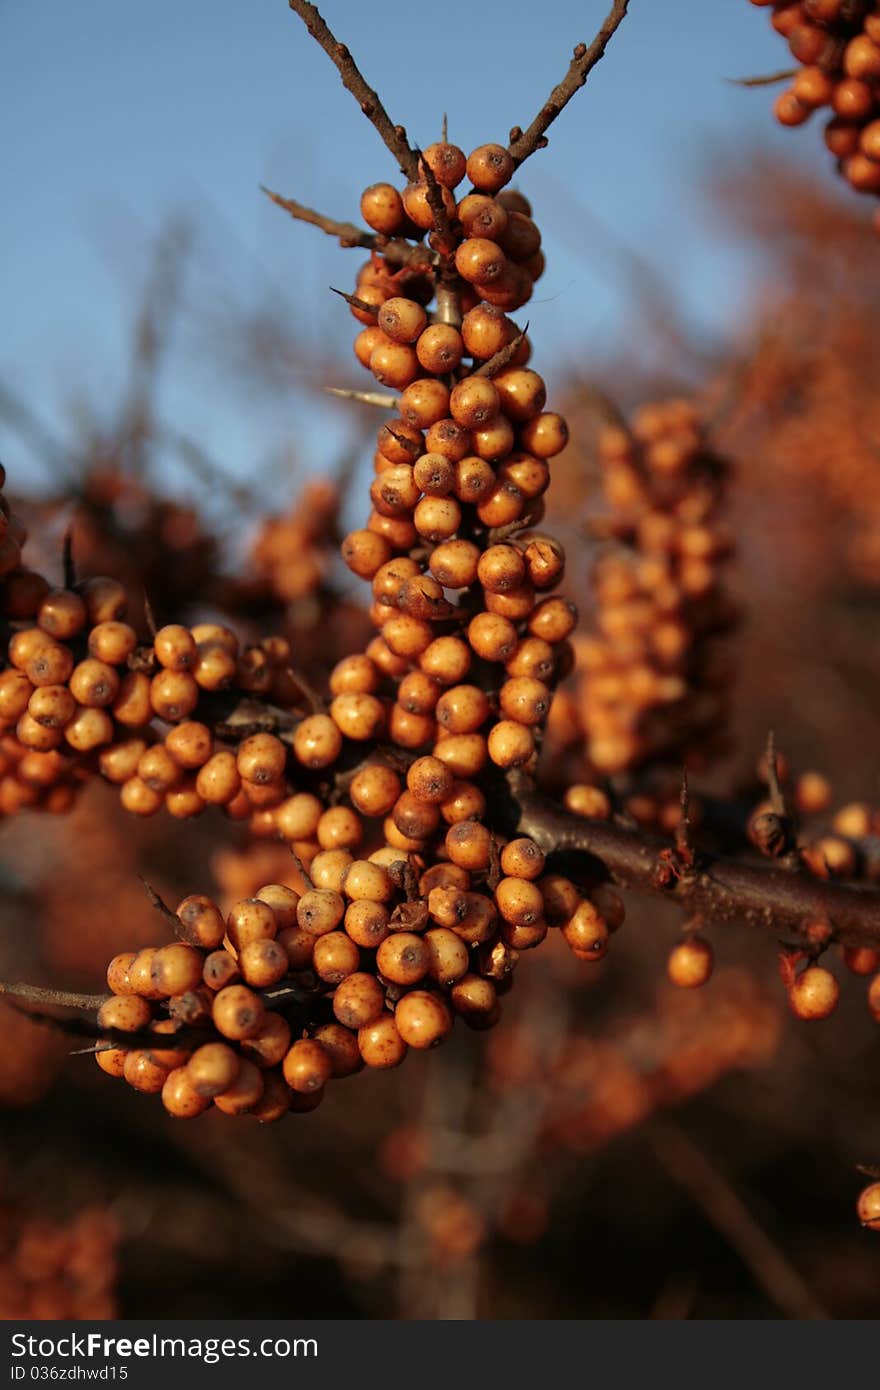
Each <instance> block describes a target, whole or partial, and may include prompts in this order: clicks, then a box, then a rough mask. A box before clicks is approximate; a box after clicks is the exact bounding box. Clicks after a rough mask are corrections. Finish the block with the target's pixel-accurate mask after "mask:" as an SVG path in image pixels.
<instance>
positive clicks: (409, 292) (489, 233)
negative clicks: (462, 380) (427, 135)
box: [352, 141, 544, 390]
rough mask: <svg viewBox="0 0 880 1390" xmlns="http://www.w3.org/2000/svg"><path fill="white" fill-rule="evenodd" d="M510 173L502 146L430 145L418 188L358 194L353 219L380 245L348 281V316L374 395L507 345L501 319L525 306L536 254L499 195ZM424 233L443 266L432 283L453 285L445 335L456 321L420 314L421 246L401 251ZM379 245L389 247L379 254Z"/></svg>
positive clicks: (426, 290) (524, 216)
mask: <svg viewBox="0 0 880 1390" xmlns="http://www.w3.org/2000/svg"><path fill="white" fill-rule="evenodd" d="M515 167H516V166H515V164H514V161H513V159H512V158H511V156H510V154H509V153H508V152H507V150H506V149H505V148H504V147H503V146H502V145H491V144H489V145H480V146H479V147H478V148H477V149H475V150H473V151H472V153H471V154H470V155H469V156H465V153H464V151H463V150H461V149H459V147H458V146H457V145H453V144H450V143H449V142H448V141H440V142H438V143H437V144H433V145H429V146H428V148H427V149H426V150H425V151H424V154H423V155H422V158H421V162H420V174H421V177H420V179H419V181H418V182H415V183H411V184H408V185H407V186H406V188H404V189H403V191H402V192H400V191H398V189H396V188H395V187H394V186H393V184H390V183H376V184H372V185H371V186H370V187H369V188H368V189H366V190H365V192H364V194H363V196H362V198H361V213H362V215H363V218H364V221H365V222H366V223H367V225H368V226H369V227H371V228H372V229H373V231H374V232H376V233H377V236H378V238H379V239H380V246H379V249H378V251H377V254H375V255H374V256H373V257H372V258H371V260H370V261H368V262H367V264H366V265H365V266H363V267H362V269H361V271H360V273H359V275H358V281H357V291H356V302H355V303H354V304H353V305H352V312H353V313H354V315H355V317H356V318H357V319H359V321H360V322H362V323H364V324H365V325H366V327H367V332H366V333H362V334H360V336H359V338H358V340H357V343H356V344H355V353H356V355H357V357H358V360H359V361H360V362H362V363H363V365H364V366H366V367H369V369H370V370H371V371H372V373H373V375H374V376H375V377H376V380H377V381H379V382H380V383H381V384H382V385H383V386H390V387H394V388H396V389H397V390H404V389H405V388H406V387H408V386H410V385H411V384H412V383H413V382H415V381H416V380H417V379H418V378H420V377H423V376H425V375H426V374H427V375H428V376H429V377H431V376H435V375H436V376H442V375H445V374H448V373H453V372H455V371H456V370H457V368H458V366H459V364H460V362H461V360H462V358H463V357H464V356H466V355H468V356H476V357H483V358H489V357H492V356H493V355H494V353H495V352H497V351H498V347H492V348H491V349H490V350H489V351H485V348H486V347H487V341H486V340H487V338H489V339H491V340H492V341H493V342H498V344H499V346H501V345H503V343H505V342H509V341H510V338H511V336H516V335H515V333H514V334H510V329H509V328H508V329H507V333H508V336H507V338H506V339H501V335H502V333H503V332H504V318H503V315H504V313H507V312H511V311H513V310H515V309H519V308H521V307H522V306H523V305H524V304H526V303H527V302H528V300H529V299H530V298H531V295H532V290H533V287H534V283H535V281H536V280H537V279H538V278H539V276H540V275H541V274H542V273H543V270H544V255H543V252H542V251H541V233H540V231H539V230H538V228H537V226H536V225H535V223H534V222H533V221H532V218H531V207H530V206H529V203H528V200H527V199H526V198H524V197H523V195H522V194H521V193H518V192H515V191H513V190H509V191H507V192H505V191H503V190H504V189H505V186H506V185H507V184H508V183H509V182H510V180H511V178H512V176H513V173H514V169H515ZM464 178H467V179H468V182H469V184H470V189H469V191H468V192H467V193H466V194H465V195H464V196H463V197H461V198H459V199H458V200H456V197H455V194H454V192H453V190H454V189H456V188H457V187H458V185H459V184H460V183H461V182H462V180H463V179H464ZM426 233H427V234H428V235H427V243H428V247H430V248H431V250H433V251H434V252H436V253H437V255H439V256H440V257H442V258H443V259H444V260H445V261H446V262H447V267H446V271H445V272H444V273H443V274H442V276H441V277H440V278H441V279H444V280H446V281H447V282H448V279H449V277H450V276H451V275H452V274H454V276H455V278H456V282H457V283H456V290H455V297H456V301H457V305H458V313H457V314H456V316H455V317H456V319H457V320H459V321H461V319H462V316H464V320H463V322H461V332H458V331H454V332H453V333H450V332H449V331H448V330H449V329H450V328H453V330H457V329H458V327H459V323H458V322H456V323H452V322H450V321H447V322H443V321H441V322H438V323H435V324H433V325H431V324H429V323H428V317H427V314H426V313H425V306H426V305H428V304H429V303H430V301H431V299H432V297H433V294H434V290H435V288H436V282H437V279H438V275H437V273H436V261H435V258H432V256H431V255H430V252H429V251H427V250H426V248H425V247H424V246H417V247H415V248H410V247H408V246H407V245H406V240H407V239H411V240H413V241H415V242H421V240H422V238H423V237H424V236H425V234H426ZM388 240H391V242H392V244H391V246H390V247H386V246H385V245H384V243H385V242H386V241H388ZM401 299H402V300H403V301H404V302H403V303H401V302H400V301H401ZM481 304H482V305H483V306H488V307H490V308H496V309H498V310H499V311H500V312H499V314H498V315H494V316H493V315H491V314H489V315H487V314H486V313H485V311H484V312H483V313H481V314H478V315H476V316H475V317H473V318H472V319H471V320H470V322H468V320H467V315H468V314H469V313H473V311H474V310H475V309H476V308H477V307H478V306H480V305H481ZM465 325H467V327H465ZM525 352H526V353H527V349H526V350H525Z"/></svg>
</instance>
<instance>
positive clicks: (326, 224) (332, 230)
mask: <svg viewBox="0 0 880 1390" xmlns="http://www.w3.org/2000/svg"><path fill="white" fill-rule="evenodd" d="M260 192H261V193H265V195H266V197H267V198H268V199H269V200H270V201H271V202H273V203H275V204H276V205H277V206H278V207H279V208H283V209H284V211H285V212H289V213H290V215H291V217H295V218H296V220H297V222H308V224H309V226H310V227H319V228H320V229H321V231H322V232H326V233H327V235H328V236H332V237H338V238H339V244H340V246H363V247H365V248H366V250H368V251H371V250H372V249H373V247H374V246H375V245H376V234H375V232H367V231H365V230H364V228H363V227H356V226H355V224H354V223H353V222H337V220H336V218H335V217H325V216H324V214H323V213H322V212H315V209H314V208H307V207H306V206H305V204H304V203H298V202H297V201H296V199H295V198H284V197H282V196H281V194H280V193H275V192H274V190H273V189H271V188H267V187H266V185H265V184H264V183H261V184H260Z"/></svg>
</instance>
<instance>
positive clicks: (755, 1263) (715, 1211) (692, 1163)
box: [650, 1123, 828, 1322]
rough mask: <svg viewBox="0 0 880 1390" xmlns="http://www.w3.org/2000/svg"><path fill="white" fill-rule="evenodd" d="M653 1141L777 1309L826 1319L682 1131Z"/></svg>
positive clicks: (656, 1134) (657, 1127)
mask: <svg viewBox="0 0 880 1390" xmlns="http://www.w3.org/2000/svg"><path fill="white" fill-rule="evenodd" d="M650 1139H651V1145H652V1147H653V1149H654V1152H655V1154H656V1155H657V1157H658V1159H659V1160H660V1162H661V1163H662V1165H663V1167H664V1168H665V1169H666V1171H667V1173H668V1174H669V1176H670V1177H671V1178H672V1179H673V1181H674V1182H676V1183H678V1185H679V1186H680V1187H681V1188H682V1189H683V1190H684V1191H685V1192H686V1193H687V1194H688V1196H689V1197H690V1198H691V1199H692V1201H694V1202H695V1203H696V1205H697V1206H698V1207H700V1209H701V1210H702V1211H703V1212H704V1214H705V1216H706V1218H707V1219H708V1220H709V1221H710V1222H711V1223H712V1225H713V1226H714V1227H715V1229H716V1230H717V1231H719V1232H720V1233H721V1235H723V1236H724V1238H725V1240H726V1241H727V1242H728V1243H729V1244H730V1246H731V1248H732V1249H733V1250H735V1251H736V1253H737V1255H739V1257H740V1259H741V1260H742V1262H743V1264H744V1265H745V1266H746V1268H747V1269H748V1270H749V1271H750V1272H751V1274H752V1276H753V1277H754V1279H755V1281H756V1283H757V1284H758V1286H759V1287H760V1288H762V1289H763V1290H764V1292H765V1293H766V1295H767V1297H768V1298H770V1299H771V1300H772V1302H773V1303H775V1305H776V1306H777V1308H779V1310H780V1311H781V1312H782V1313H784V1315H785V1316H786V1317H788V1318H796V1319H797V1320H799V1321H801V1322H804V1321H807V1322H815V1321H819V1320H824V1319H825V1318H827V1317H828V1314H827V1313H826V1311H825V1309H824V1308H823V1307H822V1305H821V1304H820V1303H819V1302H818V1301H817V1300H816V1298H815V1297H814V1296H813V1293H812V1290H811V1289H810V1287H809V1285H808V1284H807V1283H806V1281H805V1280H804V1279H803V1278H802V1277H801V1276H800V1274H798V1272H797V1270H796V1269H794V1268H793V1266H792V1265H791V1264H790V1263H789V1261H788V1259H787V1258H786V1257H785V1255H784V1253H783V1251H782V1250H781V1249H780V1248H779V1247H778V1246H777V1245H776V1244H775V1243H774V1242H773V1241H772V1240H771V1239H770V1237H769V1236H768V1235H767V1232H766V1231H765V1230H764V1229H763V1228H762V1227H761V1226H760V1225H759V1224H758V1222H757V1220H756V1219H755V1217H754V1216H753V1215H752V1213H751V1212H750V1211H749V1209H748V1207H747V1206H746V1204H745V1202H744V1201H743V1200H742V1198H741V1197H740V1196H739V1195H738V1194H737V1193H736V1192H735V1191H734V1189H733V1187H732V1186H731V1184H730V1183H729V1182H728V1180H727V1178H726V1177H725V1176H724V1174H723V1173H721V1172H720V1170H719V1169H718V1168H716V1167H715V1165H714V1163H712V1161H711V1160H710V1159H709V1158H708V1157H707V1155H706V1154H705V1153H703V1151H702V1150H701V1149H700V1148H698V1146H697V1145H696V1144H694V1143H693V1141H692V1140H691V1139H689V1138H688V1136H687V1135H686V1134H685V1132H684V1130H682V1129H679V1128H678V1126H676V1125H673V1124H659V1123H656V1124H654V1125H653V1126H652V1128H651V1131H650Z"/></svg>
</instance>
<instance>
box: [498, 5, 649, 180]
mask: <svg viewBox="0 0 880 1390" xmlns="http://www.w3.org/2000/svg"><path fill="white" fill-rule="evenodd" d="M628 6H629V0H614V4H613V5H612V7H611V10H610V11H609V13H608V15H607V16H606V18H605V20H604V23H603V24H602V27H601V29H600V30H599V32H598V34H597V35H596V37H595V38H594V39H593V42H592V43H591V44H589V45H587V44H583V43H579V44H578V45H577V47H576V48H575V50H574V57H573V58H572V60H571V63H570V64H569V68H568V72H567V73H566V74H565V77H564V78H563V79H562V81H561V82H560V83H559V85H558V86H556V87H554V88H553V91H552V92H551V93H550V95H549V97H548V98H547V100H546V101H545V102H544V105H543V106H542V107H541V109H540V111H539V112H538V114H537V116H536V117H535V119H534V120H533V121H532V123H531V125H530V126H529V128H528V130H526V131H525V132H523V131H522V130H520V129H519V128H518V127H517V128H516V129H515V130H512V131H511V132H510V144H509V145H508V147H507V151H508V154H509V155H510V156H511V158H512V159H513V161H514V163H515V164H517V165H519V164H522V162H523V160H524V159H528V157H529V155H530V154H534V153H535V150H542V149H544V147H545V146H546V144H547V136H546V134H545V132H546V131H547V130H548V129H549V127H550V126H551V125H552V124H553V122H554V121H555V120H556V117H557V116H558V115H559V113H560V111H562V109H563V108H564V107H565V106H567V105H568V103H569V102H570V101H571V99H572V97H573V96H574V94H575V92H577V91H578V90H579V89H580V88H581V87H583V86H584V84H585V82H586V80H587V78H588V77H589V75H590V73H591V72H592V70H593V68H594V67H595V66H596V64H597V63H598V62H599V60H600V59H601V58H602V57H604V54H605V49H606V48H607V47H608V44H609V42H610V41H611V38H612V36H613V35H614V33H615V31H616V30H617V28H618V27H619V25H620V24H621V23H622V21H623V18H624V16H625V15H626V11H627V8H628Z"/></svg>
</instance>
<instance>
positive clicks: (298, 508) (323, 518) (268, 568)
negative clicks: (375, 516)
mask: <svg viewBox="0 0 880 1390" xmlns="http://www.w3.org/2000/svg"><path fill="white" fill-rule="evenodd" d="M339 501H340V499H339V494H338V491H337V489H336V487H335V485H334V484H333V483H331V482H328V481H326V480H323V479H318V480H315V481H312V482H310V483H307V484H306V486H305V487H304V488H303V491H302V494H301V496H300V497H299V498H298V499H297V501H296V503H295V505H294V506H293V507H291V508H290V509H289V511H287V512H285V513H284V514H283V515H282V516H272V517H267V518H266V519H265V520H264V521H263V522H262V523H261V525H260V527H259V530H258V532H257V534H256V536H255V538H254V541H253V544H252V545H251V549H250V564H249V568H250V570H251V571H252V573H253V576H254V584H253V588H254V591H255V593H256V594H259V593H260V592H261V591H265V593H266V594H267V595H270V596H271V597H272V598H274V599H276V600H278V601H279V602H281V603H283V604H291V603H297V602H299V601H300V600H302V599H305V598H308V597H309V596H310V595H311V594H314V593H315V592H317V590H318V589H320V588H321V586H322V584H324V583H325V582H326V580H327V576H328V574H329V572H330V568H331V565H332V562H333V557H334V555H335V554H336V553H338V537H337V535H336V522H337V515H338V510H339Z"/></svg>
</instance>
